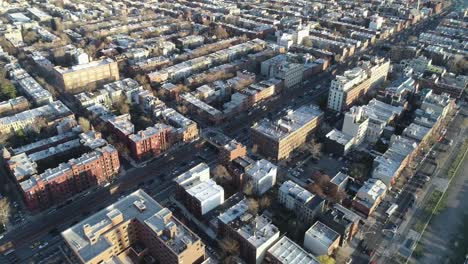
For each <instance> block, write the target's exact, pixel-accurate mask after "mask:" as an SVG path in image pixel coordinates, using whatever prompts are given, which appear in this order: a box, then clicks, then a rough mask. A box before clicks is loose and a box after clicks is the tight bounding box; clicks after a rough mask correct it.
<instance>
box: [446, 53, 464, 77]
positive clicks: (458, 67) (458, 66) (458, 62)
mask: <svg viewBox="0 0 468 264" xmlns="http://www.w3.org/2000/svg"><path fill="white" fill-rule="evenodd" d="M450 70H451V71H452V72H454V73H457V74H459V73H460V74H463V73H466V72H467V71H468V59H467V58H466V57H465V56H463V55H460V54H457V55H455V56H454V58H453V60H452V63H451V64H450Z"/></svg>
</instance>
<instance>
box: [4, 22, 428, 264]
mask: <svg viewBox="0 0 468 264" xmlns="http://www.w3.org/2000/svg"><path fill="white" fill-rule="evenodd" d="M431 21H432V20H431ZM427 23H429V24H428V25H432V24H436V23H435V22H429V21H428V22H427ZM418 28H419V29H418ZM424 30H426V26H424V25H418V26H416V31H415V30H414V29H406V30H404V31H402V32H400V33H397V35H396V36H394V37H393V38H392V39H390V40H385V42H386V43H388V42H390V43H395V42H399V41H401V40H403V39H406V37H407V36H409V35H410V34H415V33H416V32H417V31H424ZM378 50H379V47H376V46H372V47H369V48H368V49H367V50H366V51H361V52H358V53H356V54H355V55H354V56H353V57H351V58H349V59H347V60H346V61H345V62H343V63H340V64H338V65H337V66H336V70H337V73H341V72H343V71H344V70H346V69H349V68H351V67H353V66H354V65H356V63H357V62H358V60H359V57H360V55H363V54H375V53H376V52H378ZM332 78H333V75H332V74H331V73H330V72H329V71H328V72H324V73H321V74H318V75H317V76H315V77H313V78H311V79H310V80H306V81H305V82H304V83H305V84H304V85H302V86H300V87H297V88H295V89H291V90H288V91H284V92H283V93H282V94H280V95H278V96H276V98H275V99H274V100H268V101H266V102H264V103H262V104H260V107H257V108H256V109H253V110H252V114H250V115H248V114H244V115H240V116H239V117H237V118H235V119H234V120H230V122H229V124H228V125H226V126H223V127H222V128H223V130H224V131H225V133H226V134H227V135H229V136H231V137H234V138H239V140H240V141H241V142H243V143H245V144H249V138H250V137H249V133H250V132H249V130H250V129H249V128H250V127H251V126H252V125H253V124H254V123H255V122H257V121H258V120H260V119H262V118H265V117H268V118H275V117H277V116H280V115H282V114H284V109H285V108H286V107H288V106H290V107H292V108H297V107H299V106H301V105H304V104H310V103H316V102H317V98H319V97H320V96H321V95H323V94H325V93H326V92H327V91H328V88H329V82H330V81H331V79H332ZM263 106H264V108H263V109H262V107H263ZM197 143H199V142H194V143H191V144H188V145H185V146H183V147H182V148H181V149H179V150H177V151H174V152H172V153H171V155H168V156H167V157H162V158H160V159H157V160H155V161H153V162H151V163H149V164H148V165H147V166H146V167H144V168H132V169H129V170H128V171H127V172H126V174H125V175H123V176H122V177H120V178H119V179H117V180H116V183H114V184H112V185H111V186H109V187H108V188H98V189H96V190H95V191H93V192H89V194H87V195H86V196H81V197H78V198H76V199H75V200H74V201H73V202H72V203H70V204H68V205H65V206H64V207H62V208H60V209H57V210H56V211H49V212H46V213H42V214H39V215H37V216H36V217H34V218H33V219H32V220H30V221H29V222H28V223H27V224H26V225H24V226H23V227H22V228H21V229H17V230H14V231H13V232H9V233H7V234H5V236H4V237H3V238H2V239H1V240H0V244H4V243H7V242H11V243H12V244H13V247H14V248H15V251H16V252H15V253H16V255H17V256H18V258H19V261H22V260H24V259H27V258H30V257H31V256H33V255H34V254H37V252H36V249H33V250H31V248H30V245H31V243H34V242H35V241H39V242H44V241H47V240H50V239H51V237H55V239H57V240H60V238H59V237H58V236H56V235H55V236H53V235H52V234H51V233H52V232H55V231H62V230H64V229H66V228H68V227H69V226H70V225H73V224H74V223H77V222H78V221H80V220H82V219H83V218H85V217H86V216H87V215H89V214H91V213H94V212H95V211H98V210H100V209H102V208H104V207H106V206H107V205H109V204H111V203H112V202H115V201H116V200H117V199H118V198H119V197H120V196H122V195H125V194H128V193H129V192H131V191H134V190H136V189H138V188H140V187H144V186H145V185H148V181H151V180H153V181H154V182H156V183H157V184H158V185H157V186H156V187H155V188H152V187H151V186H149V187H147V188H148V190H150V191H151V192H153V193H155V195H156V197H158V198H159V199H165V198H167V197H166V196H168V195H167V194H168V193H170V192H171V191H172V189H171V188H172V187H171V185H172V181H171V180H172V178H174V177H175V176H176V175H177V174H176V173H174V172H175V171H180V172H181V171H182V169H184V168H181V164H188V163H190V162H191V161H194V160H197V159H198V160H199V157H198V156H197V153H198V152H199V151H200V150H199V149H197V148H196V147H195V146H196V144H197ZM216 159H217V156H216V154H211V155H210V156H208V157H207V160H210V161H215V160H216ZM182 167H184V166H182ZM185 169H188V166H185ZM149 185H152V184H149ZM111 188H112V189H114V188H117V189H118V191H116V192H115V193H113V194H111V193H110V189H111ZM161 192H162V193H161ZM53 239H54V238H52V240H53ZM0 261H2V259H0ZM2 263H3V262H2ZM6 263H8V262H6ZM12 263H14V262H12Z"/></svg>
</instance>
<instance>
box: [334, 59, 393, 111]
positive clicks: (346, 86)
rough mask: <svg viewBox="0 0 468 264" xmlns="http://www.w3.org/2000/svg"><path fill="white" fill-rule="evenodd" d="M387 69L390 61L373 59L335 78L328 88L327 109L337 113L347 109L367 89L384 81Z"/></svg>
mask: <svg viewBox="0 0 468 264" xmlns="http://www.w3.org/2000/svg"><path fill="white" fill-rule="evenodd" d="M389 69H390V61H385V60H384V59H374V60H372V61H364V62H361V65H359V66H358V67H356V68H354V69H351V70H348V71H345V72H344V74H343V75H339V76H337V77H336V79H335V80H333V81H332V83H331V86H330V92H329V95H328V108H329V109H331V110H334V111H337V112H341V111H343V110H346V109H348V108H349V107H351V106H352V105H353V104H354V103H355V102H356V101H357V100H358V99H359V98H360V97H362V96H363V95H365V94H366V93H367V92H368V91H369V89H372V88H373V87H375V86H376V85H377V84H379V83H380V82H382V81H384V80H386V79H387V74H388V71H389Z"/></svg>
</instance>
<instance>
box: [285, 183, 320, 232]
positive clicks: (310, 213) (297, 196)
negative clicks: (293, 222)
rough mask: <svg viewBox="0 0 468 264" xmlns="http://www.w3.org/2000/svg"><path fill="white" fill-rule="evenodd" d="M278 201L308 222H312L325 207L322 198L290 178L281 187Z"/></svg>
mask: <svg viewBox="0 0 468 264" xmlns="http://www.w3.org/2000/svg"><path fill="white" fill-rule="evenodd" d="M278 201H279V203H280V204H282V205H284V206H285V207H286V208H287V209H288V210H290V211H292V212H294V213H295V214H296V215H297V216H298V217H299V219H301V220H303V221H304V222H305V223H308V224H312V223H313V222H314V221H315V218H316V217H317V215H319V214H320V213H322V212H323V210H324V208H325V201H324V200H323V199H322V198H320V197H319V196H317V195H314V194H312V193H311V192H309V191H308V190H306V189H304V188H302V187H301V186H299V185H298V184H296V183H295V182H293V181H290V180H288V181H285V182H284V183H283V184H282V185H281V187H280V188H279V191H278Z"/></svg>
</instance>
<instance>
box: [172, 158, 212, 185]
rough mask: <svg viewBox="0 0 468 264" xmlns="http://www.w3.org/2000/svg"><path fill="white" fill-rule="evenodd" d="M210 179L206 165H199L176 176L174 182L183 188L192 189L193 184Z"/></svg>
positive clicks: (208, 168)
mask: <svg viewBox="0 0 468 264" xmlns="http://www.w3.org/2000/svg"><path fill="white" fill-rule="evenodd" d="M209 178H210V167H208V165H206V163H203V162H202V163H199V164H198V165H196V166H195V167H193V168H191V169H190V170H188V171H186V172H184V173H182V174H181V175H179V176H177V177H176V178H175V179H174V181H175V182H176V183H177V184H179V185H180V186H182V187H183V188H186V189H187V188H190V187H192V185H193V183H194V182H197V181H206V180H208V179H209Z"/></svg>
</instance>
